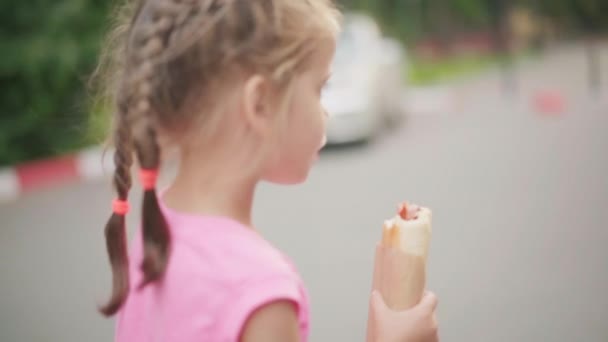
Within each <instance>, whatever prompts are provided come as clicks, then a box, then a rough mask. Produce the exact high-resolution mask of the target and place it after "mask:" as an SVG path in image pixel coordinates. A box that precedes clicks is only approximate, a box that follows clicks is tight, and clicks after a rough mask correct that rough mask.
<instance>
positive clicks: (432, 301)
mask: <svg viewBox="0 0 608 342" xmlns="http://www.w3.org/2000/svg"><path fill="white" fill-rule="evenodd" d="M437 303H438V299H437V296H436V295H435V294H434V293H433V292H430V291H426V292H425V293H424V296H422V299H421V300H420V304H418V307H419V308H420V309H423V310H425V311H427V312H434V311H435V309H436V308H437Z"/></svg>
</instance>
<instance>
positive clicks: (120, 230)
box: [99, 100, 133, 316]
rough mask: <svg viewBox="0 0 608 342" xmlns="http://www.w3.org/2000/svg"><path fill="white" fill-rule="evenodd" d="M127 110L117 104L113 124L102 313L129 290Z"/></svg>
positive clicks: (115, 305)
mask: <svg viewBox="0 0 608 342" xmlns="http://www.w3.org/2000/svg"><path fill="white" fill-rule="evenodd" d="M126 115H127V110H126V105H125V103H124V100H123V103H121V104H119V106H118V113H117V115H116V125H115V128H114V145H115V147H116V150H115V152H114V164H115V165H116V170H115V171H114V181H113V183H114V188H115V189H116V193H117V195H118V197H117V198H116V199H115V200H114V203H113V208H112V209H113V212H112V215H111V216H110V219H109V220H108V223H107V224H106V228H105V236H106V248H107V250H108V255H109V258H110V265H111V266H112V295H111V297H110V299H109V301H108V302H107V303H106V304H105V305H103V306H102V307H100V308H99V311H100V312H101V313H103V314H104V315H106V316H111V315H113V314H115V313H116V312H117V311H118V309H120V307H121V306H122V304H123V303H124V301H125V299H126V298H127V295H128V293H129V260H128V254H127V236H126V224H125V215H126V214H127V212H128V210H129V204H128V202H127V197H128V193H129V189H130V188H131V173H130V172H131V171H130V170H131V165H132V164H133V157H132V156H133V142H132V136H131V130H130V127H129V124H128V120H126Z"/></svg>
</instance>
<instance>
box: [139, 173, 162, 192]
mask: <svg viewBox="0 0 608 342" xmlns="http://www.w3.org/2000/svg"><path fill="white" fill-rule="evenodd" d="M157 178H158V170H155V169H141V170H139V181H140V182H141V186H142V187H143V188H144V190H152V189H154V187H155V186H156V179H157Z"/></svg>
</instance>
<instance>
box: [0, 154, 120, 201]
mask: <svg viewBox="0 0 608 342" xmlns="http://www.w3.org/2000/svg"><path fill="white" fill-rule="evenodd" d="M103 154H104V151H103V149H101V148H90V149H86V150H83V151H81V152H79V153H77V154H74V155H70V156H63V157H58V158H53V159H45V160H39V161H33V162H27V163H24V164H21V165H17V166H15V167H12V168H4V169H0V202H3V201H10V200H14V199H16V198H18V197H19V196H20V195H22V194H23V193H28V192H31V191H34V190H38V189H41V188H46V187H50V186H53V185H56V184H60V183H69V182H76V181H89V180H95V179H99V178H101V177H103V176H104V175H108V174H111V170H112V151H111V150H108V151H107V152H106V156H105V158H103V157H104V155H103Z"/></svg>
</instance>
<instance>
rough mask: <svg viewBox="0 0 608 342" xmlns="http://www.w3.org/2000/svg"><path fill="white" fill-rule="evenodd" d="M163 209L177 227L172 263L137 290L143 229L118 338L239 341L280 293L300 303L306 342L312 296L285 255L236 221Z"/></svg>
mask: <svg viewBox="0 0 608 342" xmlns="http://www.w3.org/2000/svg"><path fill="white" fill-rule="evenodd" d="M161 208H162V211H163V212H164V214H165V218H166V219H167V222H168V223H169V226H170V228H171V234H172V242H171V243H172V244H171V257H170V259H169V264H168V267H167V270H166V273H165V276H164V279H163V281H162V282H161V283H157V284H152V285H149V286H147V287H145V288H144V289H143V290H138V289H137V286H138V284H140V282H141V278H142V276H141V272H140V271H139V265H140V264H141V259H142V242H141V235H140V234H139V233H138V235H137V236H136V239H135V241H134V243H133V245H132V248H131V251H130V265H131V266H130V268H131V269H130V277H131V292H130V293H129V297H128V299H127V301H126V302H125V304H124V306H123V308H122V309H121V311H120V312H119V314H118V317H117V326H116V341H117V342H148V341H150V342H152V341H154V342H194V341H196V342H234V341H238V339H239V335H240V333H241V332H242V329H243V326H244V324H245V322H246V321H247V318H248V317H249V316H250V315H251V314H252V313H253V311H254V310H255V309H257V308H259V307H261V306H263V305H264V304H267V303H270V302H272V301H275V300H278V299H286V300H290V301H292V302H294V303H295V304H296V305H297V309H298V318H299V325H300V334H301V341H307V337H308V322H309V317H308V316H309V304H308V296H307V293H306V290H305V288H304V285H303V283H302V280H301V278H300V276H299V275H298V272H297V271H296V269H295V267H294V266H293V264H292V263H291V262H290V261H289V260H288V258H286V257H285V256H284V255H283V254H282V253H281V252H280V251H278V250H277V249H276V248H274V247H273V246H272V245H271V244H270V243H269V242H267V241H266V240H264V239H263V238H262V237H261V236H260V235H258V233H256V232H255V231H254V230H252V229H250V228H248V227H245V226H243V225H241V224H240V223H238V222H236V221H234V220H231V219H228V218H222V217H211V216H208V217H205V216H195V215H188V214H183V213H178V212H176V211H174V210H172V209H169V208H167V207H165V206H164V205H163V204H162V203H161Z"/></svg>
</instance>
